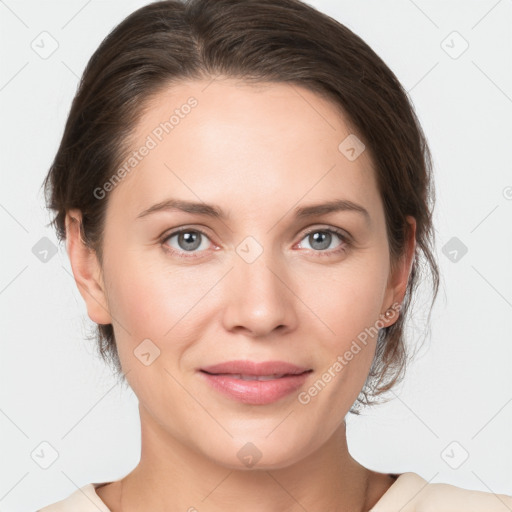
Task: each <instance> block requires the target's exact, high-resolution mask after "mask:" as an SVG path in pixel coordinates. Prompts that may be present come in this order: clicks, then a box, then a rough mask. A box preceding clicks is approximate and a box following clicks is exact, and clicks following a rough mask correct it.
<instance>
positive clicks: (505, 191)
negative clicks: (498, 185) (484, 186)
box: [503, 185, 512, 201]
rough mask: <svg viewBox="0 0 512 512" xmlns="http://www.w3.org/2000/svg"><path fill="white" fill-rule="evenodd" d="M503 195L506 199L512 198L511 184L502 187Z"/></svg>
mask: <svg viewBox="0 0 512 512" xmlns="http://www.w3.org/2000/svg"><path fill="white" fill-rule="evenodd" d="M503 197H504V198H505V199H507V200H508V201H510V200H512V186H510V185H509V186H508V187H505V188H504V189H503Z"/></svg>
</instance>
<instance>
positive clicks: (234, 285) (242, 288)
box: [223, 251, 300, 338]
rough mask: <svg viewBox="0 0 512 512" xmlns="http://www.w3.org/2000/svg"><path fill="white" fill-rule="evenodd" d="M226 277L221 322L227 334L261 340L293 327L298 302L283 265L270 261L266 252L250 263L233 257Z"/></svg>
mask: <svg viewBox="0 0 512 512" xmlns="http://www.w3.org/2000/svg"><path fill="white" fill-rule="evenodd" d="M226 278H227V280H228V281H227V286H226V293H227V296H228V299H227V301H226V303H225V304H226V308H225V311H224V316H223V321H224V327H225V328H226V329H227V330H228V331H230V332H237V331H239V332H245V334H246V335H248V336H252V337H255V338H262V337H268V336H272V335H273V334H274V331H275V334H277V333H278V332H279V333H280V334H281V335H282V334H284V333H287V332H290V331H292V330H294V329H295V328H296V326H297V320H298V316H297V303H300V301H299V300H298V298H297V297H296V296H295V295H294V293H293V291H292V289H293V285H291V283H290V276H289V272H287V271H286V268H285V265H282V264H279V262H277V261H276V260H275V259H272V258H271V257H270V251H263V253H262V254H261V255H260V256H259V257H258V258H257V259H256V260H255V261H252V262H248V261H245V260H244V259H243V258H242V257H241V258H236V259H235V264H234V268H233V269H232V270H231V272H229V274H228V275H227V276H226Z"/></svg>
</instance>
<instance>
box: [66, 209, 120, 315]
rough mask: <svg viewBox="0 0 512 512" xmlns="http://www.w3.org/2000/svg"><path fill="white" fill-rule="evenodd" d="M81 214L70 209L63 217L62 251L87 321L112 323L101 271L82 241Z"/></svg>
mask: <svg viewBox="0 0 512 512" xmlns="http://www.w3.org/2000/svg"><path fill="white" fill-rule="evenodd" d="M81 225H82V213H81V212H80V210H77V209H72V210H69V211H68V212H67V213H66V251H67V253H68V256H69V261H70V263H71V269H72V271H73V277H74V278H75V282H76V284H77V286H78V290H79V292H80V295H81V296H82V298H83V299H84V301H85V304H86V307H87V314H88V315H89V318H90V319H91V320H92V321H93V322H95V323H97V324H110V323H111V322H112V320H111V316H110V313H109V310H108V303H107V297H106V294H105V287H104V282H103V278H102V272H101V267H100V264H99V261H98V258H97V256H96V253H95V251H94V250H93V249H91V248H90V247H88V246H87V245H86V243H85V241H84V240H83V238H82V230H81Z"/></svg>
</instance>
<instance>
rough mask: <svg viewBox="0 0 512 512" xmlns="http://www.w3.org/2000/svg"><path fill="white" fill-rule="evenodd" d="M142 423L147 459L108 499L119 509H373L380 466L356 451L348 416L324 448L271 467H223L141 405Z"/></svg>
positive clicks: (124, 511) (143, 457)
mask: <svg viewBox="0 0 512 512" xmlns="http://www.w3.org/2000/svg"><path fill="white" fill-rule="evenodd" d="M141 425H142V428H141V433H142V446H141V448H142V449H141V459H140V462H139V464H138V465H137V467H136V468H135V469H134V470H133V471H132V472H131V473H130V474H128V475H127V476H126V477H125V478H123V479H122V480H121V481H120V482H119V484H120V485H119V486H118V488H117V490H116V493H117V497H116V498H115V499H114V498H112V501H111V502H110V503H109V502H108V501H107V500H104V501H105V502H106V504H107V506H109V508H110V509H111V510H112V512H136V511H139V510H141V511H142V510H155V511H157V510H186V511H191V512H193V511H201V510H208V511H209V512H220V511H222V512H229V511H230V510H231V509H232V510H240V508H241V506H242V505H243V509H244V510H245V511H247V512H253V511H261V510H265V511H268V512H283V511H290V512H291V511H299V510H300V511H303V510H336V511H338V512H349V511H350V512H355V511H366V510H369V509H370V507H371V505H373V503H374V502H375V499H376V497H375V496H370V492H369V485H370V480H371V478H373V477H374V476H375V475H376V473H374V472H372V471H370V470H368V469H366V468H364V467H363V466H361V465H360V464H359V463H358V462H357V461H355V460H354V459H353V458H352V457H351V456H350V454H349V451H348V447H347V440H346V424H345V422H344V421H343V422H342V423H340V425H339V426H338V428H337V429H336V430H335V432H334V433H333V435H332V436H331V438H330V439H329V440H328V441H327V442H326V443H324V445H322V446H321V447H320V448H319V449H318V450H316V451H314V452H312V453H310V454H309V455H307V456H306V457H304V458H302V459H301V460H300V461H298V462H296V463H295V464H292V465H289V466H287V467H284V468H283V467H281V468H276V469H268V470H267V469H256V468H255V469H251V470H238V469H230V468H226V467H224V466H221V465H219V464H217V463H216V462H215V461H213V460H212V459H209V458H207V457H205V456H204V455H203V454H201V453H198V452H197V451H194V450H192V449H190V448H189V447H188V446H186V445H184V444H183V443H181V442H180V441H179V440H177V439H176V438H174V437H172V436H170V435H169V433H168V432H164V431H162V429H161V428H160V427H159V425H157V424H156V423H154V422H152V421H151V418H150V417H149V415H148V414H147V412H146V413H144V411H142V410H141ZM372 494H374V493H372ZM111 495H112V496H114V493H111ZM105 496H106V494H105ZM377 497H378V496H377ZM102 498H103V496H102ZM114 503H115V505H114Z"/></svg>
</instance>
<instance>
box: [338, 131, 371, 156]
mask: <svg viewBox="0 0 512 512" xmlns="http://www.w3.org/2000/svg"><path fill="white" fill-rule="evenodd" d="M365 149H366V146H365V145H364V144H363V142H362V141H361V140H359V138H358V137H357V136H356V135H354V134H353V133H351V134H350V135H349V136H348V137H346V138H344V139H343V140H342V141H341V142H340V144H339V145H338V151H339V152H340V153H341V154H342V155H344V156H345V157H346V158H347V159H348V160H350V161H351V162H353V161H354V160H356V159H357V158H358V157H359V155H360V154H361V153H362V152H363V151H364V150H365Z"/></svg>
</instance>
